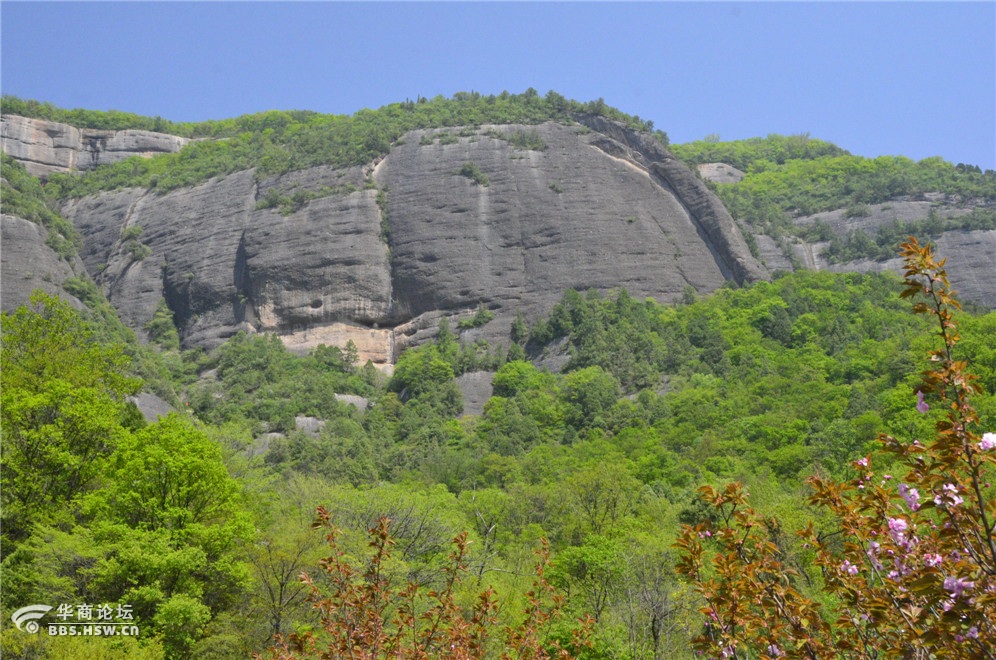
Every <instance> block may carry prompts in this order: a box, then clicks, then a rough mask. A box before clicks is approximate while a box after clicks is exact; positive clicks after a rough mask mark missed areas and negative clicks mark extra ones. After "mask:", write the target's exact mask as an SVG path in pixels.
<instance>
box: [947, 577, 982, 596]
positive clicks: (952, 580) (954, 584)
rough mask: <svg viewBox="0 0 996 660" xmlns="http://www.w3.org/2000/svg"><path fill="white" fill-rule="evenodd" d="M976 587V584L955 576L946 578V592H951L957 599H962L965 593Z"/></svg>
mask: <svg viewBox="0 0 996 660" xmlns="http://www.w3.org/2000/svg"><path fill="white" fill-rule="evenodd" d="M974 586H975V583H974V582H971V581H969V580H962V579H961V578H959V577H955V576H953V575H952V576H949V577H946V578H944V590H945V591H947V592H949V593H950V594H951V595H952V596H954V597H955V598H960V597H961V595H962V594H963V593H965V592H966V591H968V590H969V589H972V588H973V587H974Z"/></svg>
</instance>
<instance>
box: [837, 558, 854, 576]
mask: <svg viewBox="0 0 996 660" xmlns="http://www.w3.org/2000/svg"><path fill="white" fill-rule="evenodd" d="M840 570H842V571H844V572H845V573H847V574H848V575H857V574H858V567H857V566H855V565H854V564H852V563H851V562H850V561H847V560H845V561H844V563H843V564H841V565H840Z"/></svg>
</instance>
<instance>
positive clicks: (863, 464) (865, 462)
mask: <svg viewBox="0 0 996 660" xmlns="http://www.w3.org/2000/svg"><path fill="white" fill-rule="evenodd" d="M854 464H855V465H857V466H858V467H863V468H866V467H868V457H867V456H865V457H864V458H859V459H858V460H856V461H854Z"/></svg>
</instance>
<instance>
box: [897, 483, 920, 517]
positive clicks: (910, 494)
mask: <svg viewBox="0 0 996 660" xmlns="http://www.w3.org/2000/svg"><path fill="white" fill-rule="evenodd" d="M899 494H900V495H901V496H902V498H903V499H904V500H905V501H906V506H908V507H909V509H910V511H916V510H917V509H919V508H920V492H919V491H917V489H916V488H910V487H909V486H907V485H906V484H899Z"/></svg>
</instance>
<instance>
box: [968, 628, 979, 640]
mask: <svg viewBox="0 0 996 660" xmlns="http://www.w3.org/2000/svg"><path fill="white" fill-rule="evenodd" d="M966 636H967V637H968V638H969V639H978V638H979V627H978V626H972V627H971V628H969V629H968V632H967V633H966Z"/></svg>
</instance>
